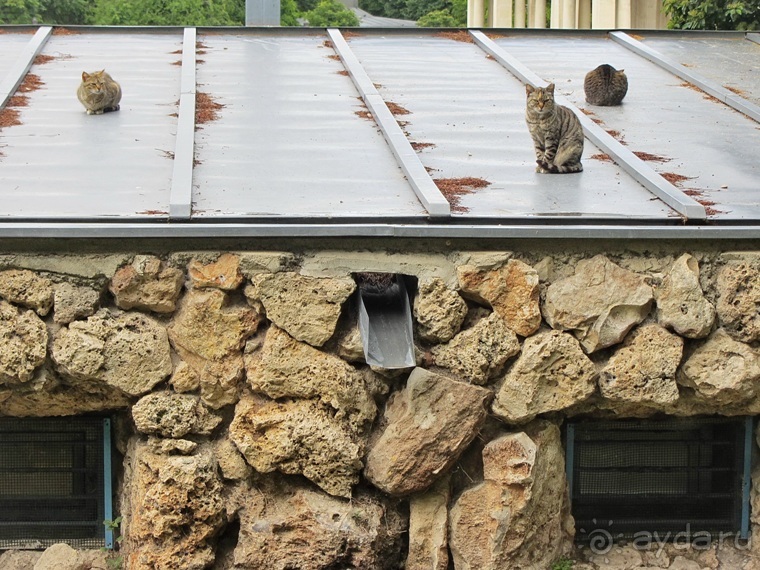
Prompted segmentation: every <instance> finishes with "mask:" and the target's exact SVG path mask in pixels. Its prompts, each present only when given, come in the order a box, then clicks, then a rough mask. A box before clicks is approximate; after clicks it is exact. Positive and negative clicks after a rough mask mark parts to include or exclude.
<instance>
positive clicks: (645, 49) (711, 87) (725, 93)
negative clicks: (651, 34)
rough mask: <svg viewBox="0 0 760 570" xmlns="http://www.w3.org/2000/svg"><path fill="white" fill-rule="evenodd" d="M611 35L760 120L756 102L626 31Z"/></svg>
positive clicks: (659, 64) (632, 49) (653, 61)
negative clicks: (666, 55)
mask: <svg viewBox="0 0 760 570" xmlns="http://www.w3.org/2000/svg"><path fill="white" fill-rule="evenodd" d="M609 35H610V38H612V39H613V40H614V41H615V42H617V43H618V44H620V45H622V46H623V47H625V48H626V49H629V50H631V51H632V52H634V53H635V54H637V55H640V56H642V57H644V58H646V59H648V60H649V61H651V62H652V63H654V64H656V65H658V66H660V67H662V68H663V69H665V70H667V71H669V72H670V73H672V74H674V75H676V76H678V77H680V78H681V79H683V80H685V81H688V82H689V83H691V84H693V85H695V86H697V87H699V88H700V89H701V90H702V91H704V92H705V93H707V94H708V95H712V96H713V97H715V98H716V99H718V100H720V101H722V102H723V103H725V104H726V105H728V106H729V107H732V108H734V109H736V110H737V111H739V112H740V113H743V114H744V115H747V116H748V117H750V118H752V119H754V120H755V121H758V122H760V107H758V106H757V105H755V104H754V103H751V102H749V101H747V100H746V99H743V98H742V97H739V96H737V95H736V94H734V93H732V92H731V91H729V90H728V89H726V88H725V87H723V86H721V85H718V84H717V83H715V82H713V81H710V80H709V79H707V78H706V77H704V76H703V75H700V74H699V73H695V72H693V71H691V70H690V69H688V68H687V67H685V66H683V65H681V64H680V63H677V62H675V61H673V60H671V59H669V58H667V57H665V56H664V55H662V54H661V53H660V52H658V51H657V50H654V49H652V48H651V47H649V46H647V45H644V44H643V43H642V42H640V41H638V40H637V39H635V38H632V37H631V36H629V35H628V34H626V33H625V32H620V31H614V32H610V34H609Z"/></svg>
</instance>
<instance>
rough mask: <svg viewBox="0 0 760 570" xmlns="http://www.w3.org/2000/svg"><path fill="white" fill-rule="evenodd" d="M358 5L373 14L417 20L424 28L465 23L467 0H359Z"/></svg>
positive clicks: (447, 26)
mask: <svg viewBox="0 0 760 570" xmlns="http://www.w3.org/2000/svg"><path fill="white" fill-rule="evenodd" d="M359 7H360V8H361V9H362V10H366V11H367V12H369V13H370V14H374V15H375V16H382V17H385V18H402V19H404V20H417V25H418V26H421V27H426V28H433V27H442V28H449V27H463V26H466V25H467V0H359Z"/></svg>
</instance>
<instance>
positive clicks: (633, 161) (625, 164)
mask: <svg viewBox="0 0 760 570" xmlns="http://www.w3.org/2000/svg"><path fill="white" fill-rule="evenodd" d="M470 34H471V35H472V36H473V38H474V40H475V43H476V44H477V45H478V46H480V48H481V49H483V50H484V51H485V52H487V53H488V54H490V55H491V56H492V57H493V58H494V59H496V61H498V62H499V63H500V64H501V65H502V66H504V67H505V68H506V69H507V70H508V71H509V72H510V73H512V74H513V75H514V76H515V77H517V78H518V79H520V81H522V82H523V83H529V84H531V85H532V86H534V87H538V86H543V85H546V81H544V80H543V79H541V78H540V77H539V76H538V75H536V74H535V73H534V72H533V71H531V70H530V69H529V68H528V67H527V66H525V65H524V64H523V63H522V62H521V61H519V60H518V59H517V58H515V57H514V56H512V55H510V54H509V53H507V52H506V51H504V50H503V49H502V48H500V47H499V46H498V45H496V43H495V42H493V41H492V40H491V39H490V38H488V37H487V36H486V35H485V34H484V33H483V32H480V31H476V30H470ZM555 99H556V100H557V102H558V103H559V104H560V105H564V106H565V107H568V108H570V109H572V111H573V112H574V113H575V114H576V116H577V117H578V119H579V120H580V122H581V125H582V126H583V132H584V134H585V135H586V138H588V139H589V140H590V141H591V142H593V143H594V144H595V145H596V146H598V147H599V148H600V149H601V150H603V151H604V152H605V153H607V154H608V155H609V156H610V157H611V158H612V159H613V160H614V161H615V162H617V163H618V164H619V165H620V166H621V167H622V168H623V169H624V170H625V171H626V172H627V173H628V174H629V175H630V176H632V177H633V178H634V180H636V181H637V182H638V183H639V184H641V185H642V186H644V188H646V189H647V190H649V191H650V192H651V193H652V194H654V195H655V196H657V197H658V198H660V200H662V201H663V202H665V203H666V204H667V205H668V206H670V207H671V208H673V209H674V210H675V211H676V212H678V213H679V214H681V215H682V216H684V217H686V218H687V219H693V220H705V219H707V212H706V210H705V207H704V206H703V205H702V204H700V203H699V202H697V201H696V200H694V199H693V198H690V197H689V196H687V195H686V194H684V193H683V192H681V191H680V190H679V189H678V188H676V187H675V186H673V185H672V184H671V183H670V182H668V181H667V180H665V179H664V178H663V177H662V176H660V175H659V174H658V173H657V172H655V171H654V170H653V169H652V168H651V167H650V166H649V165H647V164H646V163H645V162H644V161H643V160H641V159H640V158H639V157H638V156H636V155H635V154H633V153H632V152H631V151H630V150H628V149H627V148H626V147H625V146H623V145H622V144H620V143H619V142H618V141H616V140H615V139H614V138H613V137H612V136H611V135H610V134H609V133H607V132H606V131H605V130H604V129H602V128H601V127H600V126H599V125H597V124H596V123H594V122H593V121H592V120H591V119H589V118H588V117H587V116H586V115H585V114H584V113H582V112H581V111H580V109H578V108H577V107H576V106H575V105H573V104H572V103H571V102H570V101H569V100H567V99H566V98H565V97H562V96H561V95H555Z"/></svg>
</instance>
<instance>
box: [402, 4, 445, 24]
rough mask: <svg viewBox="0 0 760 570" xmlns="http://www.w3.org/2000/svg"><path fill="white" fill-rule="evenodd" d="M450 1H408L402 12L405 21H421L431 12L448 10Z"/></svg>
mask: <svg viewBox="0 0 760 570" xmlns="http://www.w3.org/2000/svg"><path fill="white" fill-rule="evenodd" d="M448 4H449V2H448V0H407V1H406V5H405V6H404V8H403V9H402V10H401V16H402V18H404V19H405V20H419V19H420V18H422V17H423V16H424V15H425V14H429V13H430V12H441V11H443V10H445V9H446V8H448Z"/></svg>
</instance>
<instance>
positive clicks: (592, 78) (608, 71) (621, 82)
mask: <svg viewBox="0 0 760 570" xmlns="http://www.w3.org/2000/svg"><path fill="white" fill-rule="evenodd" d="M583 90H584V91H585V92H586V101H587V102H588V103H589V104H591V105H599V106H600V107H611V106H613V105H620V104H621V103H622V102H623V97H625V94H626V93H628V77H627V76H626V74H625V71H624V70H623V69H621V70H619V71H618V70H617V69H615V68H614V67H612V66H611V65H607V64H606V63H604V64H602V65H600V66H599V67H597V68H596V69H592V70H591V71H589V72H588V73H587V74H586V79H585V80H584V81H583Z"/></svg>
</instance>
